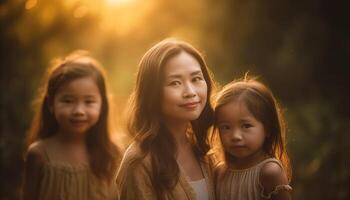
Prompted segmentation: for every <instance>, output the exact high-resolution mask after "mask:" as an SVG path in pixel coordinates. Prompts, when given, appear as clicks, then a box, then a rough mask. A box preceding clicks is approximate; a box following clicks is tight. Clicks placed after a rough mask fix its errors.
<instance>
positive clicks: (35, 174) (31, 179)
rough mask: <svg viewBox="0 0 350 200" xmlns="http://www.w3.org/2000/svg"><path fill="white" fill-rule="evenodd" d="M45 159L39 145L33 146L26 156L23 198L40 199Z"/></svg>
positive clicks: (28, 199)
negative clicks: (40, 185)
mask: <svg viewBox="0 0 350 200" xmlns="http://www.w3.org/2000/svg"><path fill="white" fill-rule="evenodd" d="M44 162H45V160H44V156H43V155H42V152H41V151H40V150H39V149H38V146H37V145H35V146H33V145H32V146H31V147H29V149H28V152H27V154H26V158H25V169H24V170H25V171H24V182H23V196H22V199H23V200H34V199H38V195H39V184H40V179H41V169H42V167H43V164H44Z"/></svg>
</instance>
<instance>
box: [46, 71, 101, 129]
mask: <svg viewBox="0 0 350 200" xmlns="http://www.w3.org/2000/svg"><path fill="white" fill-rule="evenodd" d="M101 105H102V100H101V95H100V91H99V89H98V87H97V85H96V82H95V81H94V79H93V78H92V77H83V78H78V79H74V80H72V81H69V82H67V83H65V84H63V85H62V86H61V87H60V88H59V89H58V91H57V92H56V94H55V97H54V102H53V106H52V111H53V113H54V115H55V118H56V120H57V123H58V125H59V129H60V131H61V132H64V133H73V134H84V133H86V131H87V130H88V129H89V128H91V127H92V126H93V125H95V124H96V122H97V121H98V118H99V116H100V111H101Z"/></svg>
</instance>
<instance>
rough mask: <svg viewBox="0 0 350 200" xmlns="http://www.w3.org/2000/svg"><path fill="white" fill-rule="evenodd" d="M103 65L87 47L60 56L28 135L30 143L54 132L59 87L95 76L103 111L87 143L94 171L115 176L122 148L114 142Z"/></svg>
mask: <svg viewBox="0 0 350 200" xmlns="http://www.w3.org/2000/svg"><path fill="white" fill-rule="evenodd" d="M104 74H105V72H104V70H103V68H102V66H101V65H100V64H99V63H98V62H97V61H96V60H95V59H93V58H91V57H89V56H88V55H87V52H85V51H76V52H73V53H72V54H70V55H69V56H67V57H66V58H65V59H62V60H56V62H55V64H54V65H53V67H52V68H50V69H49V70H48V73H47V77H46V79H45V82H44V85H43V87H42V88H41V91H40V95H39V96H38V99H37V100H36V102H35V103H36V106H37V109H36V113H35V116H34V118H33V121H32V125H31V129H30V131H29V134H28V137H27V147H29V145H30V144H32V143H33V142H35V141H36V140H38V139H44V138H48V137H51V136H53V135H54V134H56V133H57V131H58V128H59V127H58V123H57V121H56V119H55V116H54V114H53V113H52V112H51V111H50V107H52V104H53V100H54V98H55V95H56V92H57V91H58V89H59V88H60V87H61V86H62V85H63V84H65V83H67V82H69V81H72V80H75V79H78V78H83V77H92V78H93V79H94V80H95V82H96V85H97V86H98V88H99V92H100V94H101V98H102V106H101V113H100V116H99V119H98V121H97V123H96V124H95V125H94V126H93V127H91V128H90V129H89V130H88V133H87V135H86V139H85V140H86V146H87V150H88V154H89V164H90V167H91V169H92V172H93V173H94V174H95V175H96V177H98V178H99V179H101V180H109V181H110V180H111V178H112V177H113V175H114V174H113V173H114V172H115V170H116V167H117V159H119V158H120V152H119V150H118V148H117V147H116V146H115V145H114V144H113V143H112V142H111V139H110V135H109V134H110V133H109V132H110V131H109V128H108V127H109V122H108V120H109V118H108V115H109V102H108V96H107V95H108V94H107V87H106V83H105V78H104V77H105V75H104Z"/></svg>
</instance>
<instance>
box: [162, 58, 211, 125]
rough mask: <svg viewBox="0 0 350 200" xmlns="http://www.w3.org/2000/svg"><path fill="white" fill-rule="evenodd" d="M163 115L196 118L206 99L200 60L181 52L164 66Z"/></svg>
mask: <svg viewBox="0 0 350 200" xmlns="http://www.w3.org/2000/svg"><path fill="white" fill-rule="evenodd" d="M164 67H165V68H164V79H163V86H162V90H163V98H162V102H161V104H162V105H161V106H162V114H163V116H164V117H165V119H166V120H168V121H173V120H175V121H184V122H188V121H191V120H195V119H197V118H198V117H199V116H200V114H201V112H202V111H203V108H204V106H205V104H206V101H207V83H206V82H205V79H204V77H203V73H202V70H201V67H200V64H199V63H198V61H197V60H196V59H195V58H194V57H193V56H192V55H190V54H188V53H186V52H184V51H183V52H181V53H180V54H178V55H176V56H174V57H173V58H170V59H169V60H168V62H167V63H166V65H165V66H164Z"/></svg>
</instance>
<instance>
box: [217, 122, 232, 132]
mask: <svg viewBox="0 0 350 200" xmlns="http://www.w3.org/2000/svg"><path fill="white" fill-rule="evenodd" d="M226 130H230V126H229V125H225V124H224V125H220V126H219V131H226Z"/></svg>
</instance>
